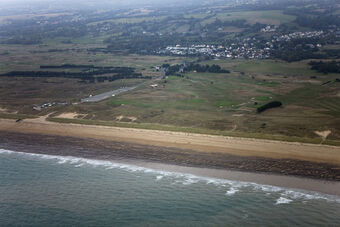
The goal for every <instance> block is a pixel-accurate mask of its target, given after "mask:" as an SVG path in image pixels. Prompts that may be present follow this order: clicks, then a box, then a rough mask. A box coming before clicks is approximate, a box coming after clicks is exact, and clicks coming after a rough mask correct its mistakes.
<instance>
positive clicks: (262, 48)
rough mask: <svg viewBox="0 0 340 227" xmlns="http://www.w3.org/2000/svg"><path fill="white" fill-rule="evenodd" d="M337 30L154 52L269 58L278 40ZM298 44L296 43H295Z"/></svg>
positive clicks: (272, 29)
mask: <svg viewBox="0 0 340 227" xmlns="http://www.w3.org/2000/svg"><path fill="white" fill-rule="evenodd" d="M276 29H277V26H270V25H268V26H266V27H265V28H263V29H261V32H264V33H268V32H271V33H273V32H275V31H276ZM333 33H336V34H338V33H339V31H336V32H335V31H330V32H327V33H326V32H324V31H308V32H294V33H289V34H285V35H277V34H273V35H272V37H271V39H270V40H268V41H266V42H264V40H263V39H257V38H255V37H254V38H244V39H240V40H235V42H232V43H231V44H230V45H227V46H222V45H218V46H217V45H209V44H199V45H191V46H181V45H176V46H167V47H166V48H165V49H161V50H158V51H156V54H160V55H175V56H197V55H205V56H209V57H213V58H249V59H266V58H270V57H271V55H272V52H273V51H274V50H275V48H276V46H277V45H275V44H277V43H280V42H290V41H292V40H295V39H313V38H318V39H320V38H323V37H326V36H328V35H330V34H333ZM297 45H298V44H297ZM306 46H307V47H309V48H311V49H315V48H320V47H322V44H320V43H317V44H314V43H306Z"/></svg>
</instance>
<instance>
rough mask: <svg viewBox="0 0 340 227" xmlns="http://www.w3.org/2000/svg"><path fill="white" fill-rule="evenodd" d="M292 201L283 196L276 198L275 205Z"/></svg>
mask: <svg viewBox="0 0 340 227" xmlns="http://www.w3.org/2000/svg"><path fill="white" fill-rule="evenodd" d="M291 202H293V200H291V199H287V198H284V197H280V198H278V199H277V200H276V203H275V204H276V205H279V204H288V203H291Z"/></svg>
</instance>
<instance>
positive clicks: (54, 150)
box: [0, 131, 340, 192]
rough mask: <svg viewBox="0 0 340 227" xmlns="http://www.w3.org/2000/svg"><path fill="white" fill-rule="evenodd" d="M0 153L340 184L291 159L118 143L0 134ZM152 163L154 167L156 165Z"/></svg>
mask: <svg viewBox="0 0 340 227" xmlns="http://www.w3.org/2000/svg"><path fill="white" fill-rule="evenodd" d="M0 149H7V150H13V151H20V152H25V153H35V154H45V155H56V156H64V157H67V156H73V157H79V158H86V159H95V160H115V161H122V160H123V161H124V162H127V161H128V162H129V163H141V164H143V165H145V163H153V164H152V165H153V166H154V167H157V166H161V165H163V167H167V166H175V167H176V168H174V169H175V170H176V169H178V168H189V169H190V168H199V169H201V170H203V169H205V170H206V171H207V172H210V171H215V173H216V171H217V172H218V171H224V173H225V171H227V172H228V171H231V172H235V171H236V172H239V173H242V174H249V173H252V174H265V176H266V177H265V178H264V179H263V180H265V179H266V178H267V176H268V175H270V176H273V177H272V180H271V181H270V182H274V179H276V178H280V177H286V176H289V177H298V179H299V180H303V179H306V180H321V181H324V182H328V183H334V182H338V183H340V179H339V177H340V166H339V165H332V164H327V163H314V162H307V161H299V160H293V159H270V158H263V157H262V158H261V157H251V156H248V157H243V156H235V155H230V154H224V153H217V152H216V153H204V152H197V151H194V150H184V149H179V148H166V147H159V146H151V145H141V144H135V143H126V142H120V141H118V142H117V141H116V142H114V141H105V140H98V139H88V138H75V137H65V136H50V135H41V134H23V133H12V132H3V131H0ZM156 163H158V164H157V165H156ZM148 165H149V164H148ZM200 174H201V175H202V174H203V175H204V174H205V172H204V171H200ZM242 174H241V175H242ZM263 183H265V182H263ZM297 183H298V182H297ZM339 192H340V190H339Z"/></svg>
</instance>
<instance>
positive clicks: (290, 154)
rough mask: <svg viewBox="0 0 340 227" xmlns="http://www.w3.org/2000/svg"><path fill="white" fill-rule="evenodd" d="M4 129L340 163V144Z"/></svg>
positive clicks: (8, 123) (39, 123)
mask: <svg viewBox="0 0 340 227" xmlns="http://www.w3.org/2000/svg"><path fill="white" fill-rule="evenodd" d="M0 131H7V132H19V133H35V134H44V135H59V136H69V137H77V138H92V139H100V140H107V141H119V142H127V143H136V144H144V145H152V146H160V147H172V148H180V149H189V150H194V151H197V152H208V153H211V152H214V153H222V154H230V155H237V156H246V157H248V156H255V157H265V158H274V159H295V160H301V161H310V162H321V163H329V164H335V165H340V147H335V146H327V145H315V144H302V143H291V142H280V141H270V140H259V139H248V138H234V137H224V136H214V135H202V134H190V133H181V132H167V131H156V130H144V129H132V128H118V127H106V126H92V125H77V124H62V123H53V122H49V121H46V120H45V118H44V117H42V118H39V119H29V120H24V121H21V122H15V121H14V120H4V119H2V120H0Z"/></svg>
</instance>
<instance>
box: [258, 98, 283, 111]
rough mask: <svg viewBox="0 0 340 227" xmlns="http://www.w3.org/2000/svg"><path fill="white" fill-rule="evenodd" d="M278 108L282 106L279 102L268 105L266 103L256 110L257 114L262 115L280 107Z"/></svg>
mask: <svg viewBox="0 0 340 227" xmlns="http://www.w3.org/2000/svg"><path fill="white" fill-rule="evenodd" d="M280 106H282V102H279V101H273V102H269V103H267V104H265V105H263V106H260V107H259V108H257V112H258V113H262V112H263V111H265V110H268V109H271V108H276V107H280Z"/></svg>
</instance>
